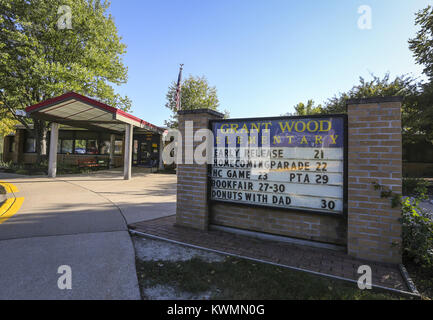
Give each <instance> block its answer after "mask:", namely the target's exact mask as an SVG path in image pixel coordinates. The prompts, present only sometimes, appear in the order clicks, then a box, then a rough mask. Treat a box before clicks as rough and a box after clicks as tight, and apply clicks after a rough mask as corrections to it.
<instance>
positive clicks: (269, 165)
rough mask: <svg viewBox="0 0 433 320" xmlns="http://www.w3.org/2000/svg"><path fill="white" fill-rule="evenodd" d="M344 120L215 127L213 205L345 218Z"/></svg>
mask: <svg viewBox="0 0 433 320" xmlns="http://www.w3.org/2000/svg"><path fill="white" fill-rule="evenodd" d="M344 124H345V118H344V117H343V116H321V117H314V116H309V117H305V118H300V117H290V118H278V119H275V118H273V119H258V120H254V119H251V120H250V119H245V120H221V121H214V122H212V130H213V132H214V135H215V141H214V142H215V143H214V153H213V159H212V165H211V169H210V197H211V200H214V201H223V202H231V203H237V204H246V205H255V206H266V207H275V208H285V209H294V210H307V211H315V212H326V213H336V214H339V213H340V214H341V213H343V211H344V201H345V199H344V195H345V192H344V188H345V183H344V177H345V175H344V169H345V162H344V155H345V150H344V147H345V134H346V133H345V126H344Z"/></svg>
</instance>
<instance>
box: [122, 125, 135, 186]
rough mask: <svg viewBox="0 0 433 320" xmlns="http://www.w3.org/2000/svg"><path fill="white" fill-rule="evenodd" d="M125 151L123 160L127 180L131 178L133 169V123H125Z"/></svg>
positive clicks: (124, 174)
mask: <svg viewBox="0 0 433 320" xmlns="http://www.w3.org/2000/svg"><path fill="white" fill-rule="evenodd" d="M125 128H126V130H125V152H124V160H123V177H124V179H125V180H131V169H132V132H133V128H134V127H133V125H132V124H126V125H125Z"/></svg>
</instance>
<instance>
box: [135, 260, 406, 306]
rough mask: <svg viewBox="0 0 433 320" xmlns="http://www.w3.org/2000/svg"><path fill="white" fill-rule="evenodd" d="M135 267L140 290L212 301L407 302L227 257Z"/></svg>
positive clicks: (397, 296) (379, 292)
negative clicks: (168, 290)
mask: <svg viewBox="0 0 433 320" xmlns="http://www.w3.org/2000/svg"><path fill="white" fill-rule="evenodd" d="M136 265H137V273H138V279H139V284H140V287H141V288H143V287H146V288H149V287H154V286H158V285H163V286H170V287H172V288H174V289H175V290H179V291H183V292H190V293H197V294H198V296H200V293H202V292H209V291H210V292H212V294H211V299H240V300H251V299H265V300H268V299H279V300H280V299H284V300H289V299H291V300H293V299H295V300H298V299H303V300H307V299H315V300H318V299H331V300H360V299H386V300H389V299H404V298H405V297H402V296H399V295H396V294H393V293H388V292H383V291H376V290H359V289H358V287H357V285H356V284H352V283H347V282H344V281H337V280H330V279H328V278H323V277H319V276H315V275H311V274H308V273H305V272H299V271H293V270H289V269H286V268H282V267H277V266H273V265H269V264H265V263H257V262H254V261H250V260H244V259H238V258H233V257H227V258H226V259H225V260H224V261H222V262H206V261H203V260H201V259H200V258H197V257H195V258H193V259H191V260H187V261H174V262H173V261H142V260H139V259H137V260H136ZM144 298H146V297H144Z"/></svg>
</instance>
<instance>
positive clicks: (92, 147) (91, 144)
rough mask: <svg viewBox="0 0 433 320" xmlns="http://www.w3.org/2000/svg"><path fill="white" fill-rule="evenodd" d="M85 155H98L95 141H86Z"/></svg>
mask: <svg viewBox="0 0 433 320" xmlns="http://www.w3.org/2000/svg"><path fill="white" fill-rule="evenodd" d="M86 153H87V154H98V153H99V152H98V144H97V140H87V146H86Z"/></svg>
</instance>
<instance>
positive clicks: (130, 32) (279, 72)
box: [110, 0, 432, 125]
mask: <svg viewBox="0 0 433 320" xmlns="http://www.w3.org/2000/svg"><path fill="white" fill-rule="evenodd" d="M429 3H432V1H426V0H399V1H396V0H375V1H374V0H370V1H366V0H362V1H349V0H323V1H319V0H302V1H300V0H299V1H292V0H279V1H277V0H260V1H256V0H152V1H150V0H112V4H111V9H110V12H111V14H112V15H113V17H114V20H115V23H116V25H117V27H118V31H119V34H120V35H121V36H122V37H123V42H124V43H125V44H126V45H127V46H128V49H127V50H128V52H127V54H126V55H125V57H124V63H125V64H126V65H127V66H128V68H129V79H128V83H127V84H125V85H122V86H121V87H117V88H116V90H117V91H118V92H119V93H121V94H126V95H128V96H129V97H130V98H131V99H132V102H133V110H132V113H133V114H134V115H136V116H138V117H140V118H142V119H144V120H146V121H149V122H151V123H154V124H156V125H162V124H163V123H164V120H165V119H168V117H169V115H170V111H169V110H168V109H167V108H165V107H164V105H165V102H166V98H165V95H166V93H167V89H168V86H169V84H170V82H172V81H174V80H176V78H177V73H178V68H179V63H184V64H185V67H184V74H185V75H186V76H187V75H189V74H192V75H205V76H206V77H207V78H208V81H209V83H210V84H211V85H214V86H216V87H217V90H218V97H219V100H220V105H221V106H220V108H221V110H224V109H227V110H229V112H230V116H231V117H236V118H237V117H260V116H278V115H281V114H283V113H286V112H293V106H294V105H295V104H297V103H298V102H300V101H306V100H308V99H314V100H315V101H316V102H318V103H322V102H323V101H325V100H326V99H328V98H330V97H332V96H333V95H335V94H337V93H339V92H342V91H346V90H348V89H350V88H351V87H352V86H353V85H354V84H356V83H358V79H359V77H360V76H363V77H369V74H370V72H372V73H374V74H375V75H379V76H383V75H384V74H385V73H386V72H388V71H389V72H390V73H391V75H392V76H395V75H400V74H412V75H413V76H421V71H422V69H421V67H420V66H418V65H416V64H415V60H414V58H413V57H412V53H411V52H410V51H409V49H408V43H407V40H408V39H409V38H410V37H413V36H414V35H415V32H416V30H417V28H416V27H415V25H414V18H415V16H414V14H415V12H417V11H418V10H420V9H422V8H424V7H426V6H427V5H428V4H429ZM361 5H369V6H370V7H371V10H372V29H370V30H361V29H359V28H358V23H357V22H358V19H359V17H360V14H358V12H357V11H358V7H359V6H361Z"/></svg>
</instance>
